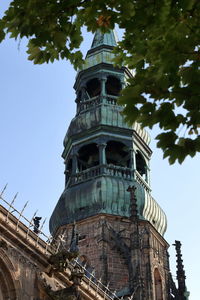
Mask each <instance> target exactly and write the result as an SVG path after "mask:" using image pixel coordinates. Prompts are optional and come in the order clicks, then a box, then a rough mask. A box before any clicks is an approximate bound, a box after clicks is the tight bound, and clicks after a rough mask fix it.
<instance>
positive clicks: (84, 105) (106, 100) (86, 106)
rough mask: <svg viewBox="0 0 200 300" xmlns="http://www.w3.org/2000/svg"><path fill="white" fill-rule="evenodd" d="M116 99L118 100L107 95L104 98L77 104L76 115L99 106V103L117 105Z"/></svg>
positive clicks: (100, 97) (98, 97)
mask: <svg viewBox="0 0 200 300" xmlns="http://www.w3.org/2000/svg"><path fill="white" fill-rule="evenodd" d="M117 98H118V97H117V96H112V95H107V96H106V97H102V96H96V97H93V98H90V99H88V100H85V101H81V102H79V103H78V104H77V111H78V113H80V112H83V111H85V110H88V109H90V108H92V107H95V106H96V105H99V104H100V103H105V104H109V105H117Z"/></svg>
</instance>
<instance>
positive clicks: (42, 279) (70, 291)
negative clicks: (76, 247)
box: [37, 266, 84, 300]
mask: <svg viewBox="0 0 200 300" xmlns="http://www.w3.org/2000/svg"><path fill="white" fill-rule="evenodd" d="M83 276H84V272H83V270H82V269H81V268H79V267H78V266H77V267H75V268H74V269H73V270H72V273H71V278H70V280H72V281H73V282H74V283H73V284H72V285H71V286H70V287H61V288H60V289H59V290H58V282H57V280H56V279H55V278H53V277H49V276H48V275H47V274H46V273H44V272H43V273H38V274H37V283H38V284H37V285H38V289H39V291H40V292H41V294H43V295H45V300H81V297H80V295H79V291H78V286H79V285H80V284H81V278H82V277H83ZM59 286H60V285H59Z"/></svg>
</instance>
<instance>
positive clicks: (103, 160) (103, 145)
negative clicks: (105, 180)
mask: <svg viewBox="0 0 200 300" xmlns="http://www.w3.org/2000/svg"><path fill="white" fill-rule="evenodd" d="M106 146H107V144H106V143H101V144H98V148H99V164H100V165H105V164H106Z"/></svg>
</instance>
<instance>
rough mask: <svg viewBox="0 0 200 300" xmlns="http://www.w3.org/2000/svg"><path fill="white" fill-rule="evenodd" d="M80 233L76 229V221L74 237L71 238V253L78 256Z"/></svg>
mask: <svg viewBox="0 0 200 300" xmlns="http://www.w3.org/2000/svg"><path fill="white" fill-rule="evenodd" d="M78 236H79V235H78V233H77V228H76V222H75V221H74V224H73V227H72V237H71V244H70V248H69V252H70V253H74V254H76V255H78V253H79V249H78Z"/></svg>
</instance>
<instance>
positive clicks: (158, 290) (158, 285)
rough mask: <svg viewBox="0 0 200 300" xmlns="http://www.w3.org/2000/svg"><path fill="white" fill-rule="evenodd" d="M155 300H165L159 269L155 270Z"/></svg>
mask: <svg viewBox="0 0 200 300" xmlns="http://www.w3.org/2000/svg"><path fill="white" fill-rule="evenodd" d="M154 286H155V300H163V291H162V280H161V276H160V273H159V271H158V269H155V270H154Z"/></svg>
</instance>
